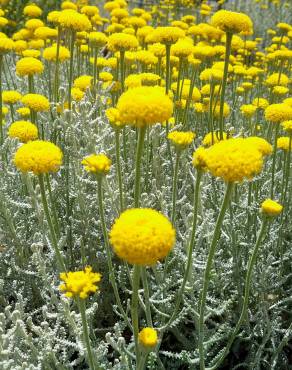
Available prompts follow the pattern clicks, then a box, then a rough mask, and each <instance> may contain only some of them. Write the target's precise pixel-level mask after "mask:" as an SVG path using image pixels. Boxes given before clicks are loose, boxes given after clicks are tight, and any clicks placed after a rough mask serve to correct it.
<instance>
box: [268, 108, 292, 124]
mask: <svg viewBox="0 0 292 370" xmlns="http://www.w3.org/2000/svg"><path fill="white" fill-rule="evenodd" d="M265 118H266V120H267V121H270V122H273V123H281V122H283V121H287V120H290V119H292V107H289V105H287V104H285V103H279V104H271V105H269V106H268V107H267V108H266V110H265Z"/></svg>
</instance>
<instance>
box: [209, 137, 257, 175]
mask: <svg viewBox="0 0 292 370" xmlns="http://www.w3.org/2000/svg"><path fill="white" fill-rule="evenodd" d="M203 158H204V161H205V164H206V168H207V170H208V171H209V172H210V173H211V174H212V175H213V176H216V177H221V178H222V179H223V180H224V181H226V182H242V181H243V180H245V179H249V180H250V179H252V178H253V177H254V176H255V175H257V174H258V173H260V172H261V170H262V167H263V154H262V152H261V151H260V150H259V147H258V146H257V145H254V144H253V143H252V142H249V141H248V140H246V139H242V138H232V139H229V140H224V141H220V142H219V143H217V144H214V145H212V146H211V147H210V148H208V149H205V152H204V155H203Z"/></svg>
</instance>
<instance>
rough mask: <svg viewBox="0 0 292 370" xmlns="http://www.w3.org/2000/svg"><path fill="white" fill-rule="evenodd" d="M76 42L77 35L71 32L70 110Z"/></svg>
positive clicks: (69, 106) (69, 105)
mask: <svg viewBox="0 0 292 370" xmlns="http://www.w3.org/2000/svg"><path fill="white" fill-rule="evenodd" d="M74 42H75V33H74V31H72V32H71V42H70V66H69V82H68V108H69V109H71V103H72V95H71V89H72V81H73V61H74Z"/></svg>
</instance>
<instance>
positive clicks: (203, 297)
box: [198, 182, 233, 370]
mask: <svg viewBox="0 0 292 370" xmlns="http://www.w3.org/2000/svg"><path fill="white" fill-rule="evenodd" d="M232 190H233V183H231V182H229V183H228V184H227V187H226V191H225V195H224V200H223V203H222V206H221V209H220V212H219V215H218V218H217V221H216V226H215V229H214V233H213V238H212V242H211V245H210V249H209V254H208V258H207V264H206V267H205V272H204V278H203V288H202V291H201V294H200V301H199V325H198V330H199V354H200V369H201V370H204V369H205V351H204V320H205V307H206V299H207V292H208V287H209V282H210V275H211V270H212V266H213V261H214V256H215V252H216V247H217V243H218V240H219V237H220V231H221V227H222V223H223V220H224V216H225V212H226V209H227V207H228V205H229V201H230V198H231V195H232Z"/></svg>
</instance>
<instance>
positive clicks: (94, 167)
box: [81, 154, 112, 175]
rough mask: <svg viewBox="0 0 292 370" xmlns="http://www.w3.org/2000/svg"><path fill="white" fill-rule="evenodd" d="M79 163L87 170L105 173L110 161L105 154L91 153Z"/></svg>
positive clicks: (107, 170)
mask: <svg viewBox="0 0 292 370" xmlns="http://www.w3.org/2000/svg"><path fill="white" fill-rule="evenodd" d="M81 163H82V164H83V165H84V168H85V170H86V171H87V172H93V173H96V174H99V175H106V174H107V173H108V172H109V170H110V168H111V164H112V161H111V160H110V159H109V158H108V157H107V156H106V155H105V154H91V155H89V156H88V157H85V158H84V159H83V160H82V162H81Z"/></svg>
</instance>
